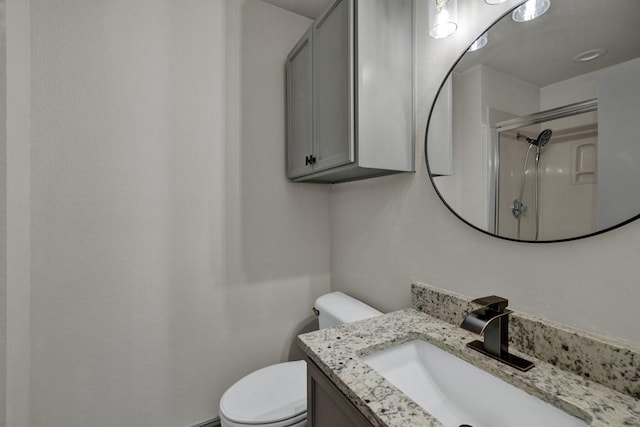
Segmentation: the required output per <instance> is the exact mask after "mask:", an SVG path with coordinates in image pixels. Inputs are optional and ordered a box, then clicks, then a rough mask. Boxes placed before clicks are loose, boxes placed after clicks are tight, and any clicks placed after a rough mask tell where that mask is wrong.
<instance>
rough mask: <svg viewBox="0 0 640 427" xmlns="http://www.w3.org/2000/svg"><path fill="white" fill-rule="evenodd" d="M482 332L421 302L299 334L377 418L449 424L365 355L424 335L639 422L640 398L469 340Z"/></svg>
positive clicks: (609, 416) (615, 421)
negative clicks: (515, 361)
mask: <svg viewBox="0 0 640 427" xmlns="http://www.w3.org/2000/svg"><path fill="white" fill-rule="evenodd" d="M477 338H478V336H477V335H474V334H472V333H470V332H467V331H465V330H463V329H461V328H459V327H456V326H455V325H452V324H450V323H447V322H444V321H442V320H439V319H436V318H434V317H431V316H429V315H427V314H425V313H422V312H420V311H417V310H414V309H407V310H400V311H396V312H393V313H389V314H386V315H382V316H379V317H375V318H371V319H366V320H362V321H359V322H355V323H350V324H345V325H341V326H338V327H335V328H329V329H323V330H320V331H316V332H311V333H308V334H304V335H300V336H299V337H298V342H299V344H300V346H301V347H302V349H303V350H304V351H305V352H306V353H307V355H308V356H309V358H310V359H311V360H313V361H314V362H315V363H316V364H317V365H318V366H319V367H320V369H321V370H322V371H323V372H324V373H325V374H326V375H327V376H328V377H329V378H330V379H331V380H332V381H333V382H334V383H335V384H336V385H337V386H338V388H339V389H340V390H341V391H342V392H343V393H344V394H345V395H346V396H347V397H348V398H349V400H351V402H352V403H353V404H354V405H355V406H356V407H358V408H359V409H360V411H361V412H362V413H363V414H364V415H365V417H366V418H367V419H368V420H369V421H371V423H372V424H373V425H374V426H389V427H396V426H397V427H408V426H421V427H441V426H442V424H441V423H440V422H439V421H438V420H437V419H436V418H434V417H433V416H432V415H430V414H429V413H427V412H425V411H424V410H423V409H422V408H421V407H420V406H418V405H417V404H416V403H415V402H413V401H412V400H411V399H409V398H408V397H407V396H405V395H404V394H403V393H402V392H401V391H399V390H398V389H397V388H395V387H394V386H393V385H391V384H390V383H389V382H388V381H387V380H385V379H384V378H383V377H382V376H380V375H379V374H378V373H377V372H375V371H374V370H373V369H371V368H370V367H369V366H368V365H367V364H365V363H364V362H363V361H362V357H364V356H367V355H369V354H372V353H375V352H378V351H381V350H384V349H386V348H389V347H392V346H394V345H397V344H402V343H405V342H409V341H413V340H416V339H421V340H424V341H427V342H430V343H432V344H435V345H436V346H437V347H440V348H442V349H443V350H446V351H447V352H449V353H452V354H454V355H456V356H458V357H459V358H461V359H463V360H465V361H467V362H469V363H471V364H473V365H475V366H478V367H480V368H482V369H484V370H485V371H487V372H489V373H491V374H493V375H495V376H496V377H498V378H500V379H502V380H504V381H506V382H508V383H510V384H513V385H514V386H516V387H518V388H520V389H523V390H524V391H526V392H528V393H530V394H532V395H534V396H537V397H539V398H540V399H542V400H544V401H546V402H548V403H551V404H552V405H554V406H556V407H558V408H560V409H562V410H564V411H566V412H567V413H569V414H571V415H574V416H576V417H578V418H580V419H582V420H584V421H585V422H586V423H587V424H589V425H590V426H593V427H603V426H615V427H620V426H640V402H639V401H638V400H636V399H635V398H633V397H632V396H629V395H626V394H623V393H620V392H618V391H615V390H612V389H610V388H608V387H605V386H604V385H601V384H598V383H596V382H593V381H590V380H588V379H585V378H583V377H581V376H579V375H576V374H575V373H572V372H568V371H566V370H562V369H560V368H559V367H557V366H553V365H551V364H549V363H546V362H543V361H540V360H538V359H536V358H534V357H531V356H529V355H523V354H522V353H518V352H517V351H513V353H514V354H516V355H519V356H521V357H525V358H527V359H529V360H531V361H533V362H534V363H535V364H536V366H535V368H533V369H532V370H530V371H528V372H519V371H516V370H514V369H512V368H510V367H508V366H506V365H504V364H503V363H500V362H497V361H495V360H493V359H490V358H489V357H486V356H483V355H482V354H480V353H477V352H475V351H473V350H471V349H469V348H467V347H466V344H467V343H468V342H469V341H472V340H475V339H477Z"/></svg>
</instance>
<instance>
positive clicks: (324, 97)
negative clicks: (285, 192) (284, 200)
mask: <svg viewBox="0 0 640 427" xmlns="http://www.w3.org/2000/svg"><path fill="white" fill-rule="evenodd" d="M413 20H414V18H413V0H360V1H358V0H334V1H333V2H331V3H330V5H329V6H328V7H327V9H326V10H325V11H324V13H323V14H322V15H321V16H320V17H319V18H318V19H317V20H316V21H315V22H314V23H313V25H312V26H311V28H310V29H309V31H307V33H306V34H305V35H304V36H303V37H302V39H301V40H300V41H299V42H298V43H297V44H296V46H295V47H294V48H293V50H292V51H291V53H290V54H289V55H288V57H287V66H286V70H287V176H288V177H289V178H290V179H292V180H294V181H306V182H329V183H332V182H342V181H350V180H354V179H362V178H368V177H372V176H379V175H387V174H391V173H398V172H412V171H413V170H414V135H415V126H414V111H415V108H414V104H415V101H414V93H415V91H414V88H415V84H414V82H415V77H414V25H413Z"/></svg>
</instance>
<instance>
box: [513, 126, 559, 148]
mask: <svg viewBox="0 0 640 427" xmlns="http://www.w3.org/2000/svg"><path fill="white" fill-rule="evenodd" d="M552 134H553V131H552V130H551V129H545V130H543V131H542V132H540V134H539V135H538V137H537V138H536V139H533V138H529V137H528V136H526V135H522V134H521V133H518V135H517V139H524V140H525V141H527V142H528V143H529V144H531V145H535V146H536V147H544V146H545V145H546V144H547V143H549V141H551V135H552Z"/></svg>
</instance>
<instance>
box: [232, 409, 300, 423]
mask: <svg viewBox="0 0 640 427" xmlns="http://www.w3.org/2000/svg"><path fill="white" fill-rule="evenodd" d="M220 421H221V422H222V426H223V427H304V426H306V425H307V412H306V411H305V412H303V413H302V414H300V415H298V416H296V417H293V418H290V419H288V420H282V421H278V422H276V423H265V424H263V423H258V424H242V423H235V422H233V421H231V420H229V419H227V418H225V417H224V416H223V415H222V414H220Z"/></svg>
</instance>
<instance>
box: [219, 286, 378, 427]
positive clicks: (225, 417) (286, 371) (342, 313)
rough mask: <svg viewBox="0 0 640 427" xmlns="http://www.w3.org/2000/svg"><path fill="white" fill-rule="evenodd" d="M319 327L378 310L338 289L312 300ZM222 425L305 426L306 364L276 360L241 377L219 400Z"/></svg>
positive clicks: (303, 362)
mask: <svg viewBox="0 0 640 427" xmlns="http://www.w3.org/2000/svg"><path fill="white" fill-rule="evenodd" d="M315 308H316V312H317V314H318V324H319V326H320V329H324V328H328V327H332V326H337V325H340V324H343V323H349V322H355V321H357V320H362V319H367V318H370V317H375V316H379V315H381V314H382V313H381V312H379V311H378V310H376V309H374V308H372V307H370V306H368V305H366V304H364V303H363V302H361V301H358V300H356V299H354V298H352V297H350V296H348V295H345V294H343V293H342V292H331V293H329V294H325V295H323V296H321V297H320V298H318V299H317V300H316V304H315ZM220 421H221V424H222V427H303V426H306V425H307V364H306V362H305V361H304V360H298V361H295V362H285V363H277V364H275V365H271V366H267V367H265V368H262V369H258V370H257V371H254V372H252V373H250V374H249V375H247V376H245V377H243V378H241V379H240V380H238V381H237V382H236V383H235V384H233V385H232V386H231V387H229V389H228V390H227V391H226V392H225V393H224V394H223V395H222V398H221V399H220Z"/></svg>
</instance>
